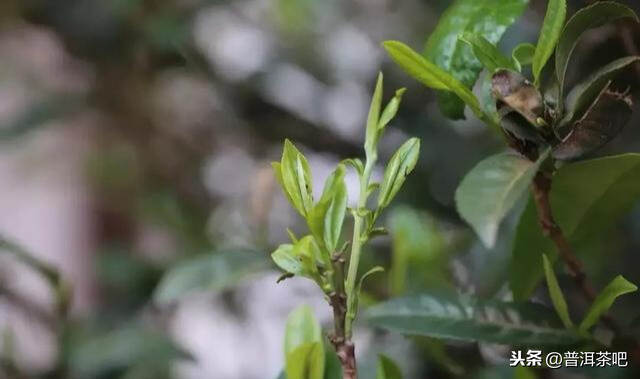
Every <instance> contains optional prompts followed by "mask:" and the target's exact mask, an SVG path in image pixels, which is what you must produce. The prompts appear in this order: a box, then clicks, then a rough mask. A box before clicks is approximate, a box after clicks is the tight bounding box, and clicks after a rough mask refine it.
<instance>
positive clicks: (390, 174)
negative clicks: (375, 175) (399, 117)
mask: <svg viewBox="0 0 640 379" xmlns="http://www.w3.org/2000/svg"><path fill="white" fill-rule="evenodd" d="M419 154H420V140H419V139H417V138H410V139H409V140H408V141H407V142H405V143H404V144H402V146H400V148H398V150H397V151H396V152H395V153H394V154H393V156H392V157H391V159H390V160H389V163H388V164H387V168H386V169H385V170H384V177H383V179H382V184H381V185H380V192H379V194H378V207H379V208H384V207H386V206H388V205H389V203H391V200H392V199H393V198H394V196H395V195H396V193H398V191H399V190H400V187H402V184H403V183H404V181H405V179H406V178H407V176H408V175H409V174H410V173H411V171H413V168H414V167H415V166H416V162H417V161H418V155H419Z"/></svg>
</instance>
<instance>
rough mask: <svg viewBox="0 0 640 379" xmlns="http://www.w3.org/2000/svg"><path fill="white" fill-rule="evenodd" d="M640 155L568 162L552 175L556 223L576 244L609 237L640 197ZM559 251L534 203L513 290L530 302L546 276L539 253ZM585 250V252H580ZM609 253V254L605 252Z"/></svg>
mask: <svg viewBox="0 0 640 379" xmlns="http://www.w3.org/2000/svg"><path fill="white" fill-rule="evenodd" d="M639 177H640V154H623V155H617V156H611V157H605V158H598V159H592V160H587V161H581V162H576V163H570V164H566V165H564V166H563V167H561V168H560V169H559V170H558V171H557V173H556V174H555V175H554V177H553V186H552V188H551V194H550V200H551V207H552V210H553V215H554V217H555V220H556V222H557V223H558V225H559V226H560V228H561V229H562V231H563V232H564V234H565V236H566V237H567V239H568V240H569V243H570V244H571V245H572V246H578V245H580V244H581V243H583V242H584V241H587V240H588V238H589V237H591V236H593V235H601V236H605V235H607V232H609V231H611V230H612V226H613V225H615V222H616V220H618V218H619V217H621V216H622V215H623V214H625V213H627V212H629V210H630V209H631V208H632V207H633V205H634V204H636V203H637V202H638V200H639V199H640V180H638V178H639ZM543 251H544V252H549V254H548V258H549V261H550V262H551V263H553V262H554V261H555V259H556V258H557V252H556V249H555V247H554V245H553V244H552V243H551V241H550V240H549V239H548V238H547V237H545V236H544V235H543V234H542V231H541V229H540V225H539V222H538V217H537V212H536V207H535V204H534V202H533V201H532V200H530V201H529V204H528V205H527V208H526V209H525V211H524V212H523V214H522V216H521V217H520V222H519V224H518V228H517V231H516V236H515V240H514V243H513V253H512V261H511V266H510V270H509V273H510V287H511V290H512V291H513V296H514V298H515V299H516V300H526V299H528V298H529V296H530V295H531V293H532V292H533V290H534V289H535V288H536V286H537V285H538V283H539V282H540V280H541V279H542V278H543V277H544V272H543V269H542V267H541V265H540V252H543ZM578 252H580V251H578ZM604 253H607V254H608V253H610V252H604Z"/></svg>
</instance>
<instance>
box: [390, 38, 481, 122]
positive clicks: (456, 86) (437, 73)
mask: <svg viewBox="0 0 640 379" xmlns="http://www.w3.org/2000/svg"><path fill="white" fill-rule="evenodd" d="M383 46H384V48H385V50H387V52H388V53H389V56H391V59H393V61H394V62H396V63H397V64H398V65H399V66H400V67H401V68H402V69H403V70H405V71H406V72H407V73H408V74H409V75H411V76H413V77H414V78H415V79H417V80H418V81H420V82H421V83H422V84H424V85H425V86H427V87H429V88H433V89H438V90H445V91H450V92H453V93H454V94H455V95H456V96H458V97H459V98H460V99H462V101H464V102H465V103H466V104H467V105H468V106H469V108H471V110H472V111H473V112H474V113H475V114H476V116H477V117H478V118H482V117H484V114H483V112H482V108H481V107H480V103H479V102H478V99H477V98H476V97H475V95H474V94H473V93H472V92H471V90H470V89H469V88H467V87H466V86H465V85H464V84H462V83H461V82H460V81H458V80H457V79H456V78H454V77H453V76H451V75H450V74H448V73H447V72H446V71H444V70H442V69H441V68H439V67H438V66H436V65H434V64H433V63H431V62H429V61H428V60H426V59H425V58H423V57H422V56H421V55H420V54H418V53H416V52H415V51H413V50H412V49H411V48H410V47H408V46H407V45H405V44H403V43H402V42H398V41H386V42H384V43H383Z"/></svg>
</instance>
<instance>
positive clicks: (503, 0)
mask: <svg viewBox="0 0 640 379" xmlns="http://www.w3.org/2000/svg"><path fill="white" fill-rule="evenodd" d="M527 4H528V0H456V1H455V2H454V3H453V4H452V5H451V6H450V7H449V8H448V9H447V11H446V12H445V13H444V14H443V15H442V17H441V18H440V21H439V22H438V25H437V26H436V29H435V30H434V31H433V33H432V34H431V36H430V37H429V39H428V40H427V45H426V49H425V56H426V57H427V59H429V60H430V61H431V62H433V63H434V64H435V65H436V66H438V67H440V68H441V69H443V70H444V71H446V72H449V73H450V74H451V75H452V76H453V77H454V78H456V79H457V80H459V81H460V82H461V83H462V84H463V86H464V87H466V88H471V87H473V84H474V83H475V82H476V80H477V79H478V74H479V73H480V71H481V70H482V64H481V63H480V62H479V61H478V59H476V57H475V56H474V54H473V52H472V50H471V48H470V47H469V46H467V45H466V44H464V43H462V42H461V41H459V40H458V36H459V35H461V34H462V33H465V32H467V33H471V34H474V35H476V36H481V37H484V38H485V39H486V40H487V41H489V42H490V43H492V44H497V43H498V41H499V40H500V38H501V37H502V35H503V34H504V32H505V30H506V29H507V27H509V26H510V25H511V24H513V23H514V22H515V20H516V19H517V18H518V17H520V15H521V14H522V12H523V11H524V9H525V8H526V6H527ZM458 96H459V95H458ZM438 100H439V103H440V107H441V109H442V111H443V113H444V114H445V115H446V116H447V117H449V118H453V119H462V118H464V103H463V102H462V101H460V99H458V98H457V97H456V95H454V94H452V93H448V92H443V93H440V94H439V96H438ZM462 100H463V101H464V99H462ZM465 102H466V101H465ZM467 105H468V104H467Z"/></svg>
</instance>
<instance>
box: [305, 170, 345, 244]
mask: <svg viewBox="0 0 640 379" xmlns="http://www.w3.org/2000/svg"><path fill="white" fill-rule="evenodd" d="M344 174H345V168H344V165H342V164H339V165H338V167H337V168H336V169H335V171H333V172H332V173H331V175H329V177H328V178H327V180H326V182H325V184H324V190H323V193H322V196H321V197H320V200H319V201H318V203H317V204H316V205H314V207H313V209H312V210H311V212H310V213H309V217H307V223H308V224H309V229H310V230H311V233H312V234H313V236H314V237H315V238H316V241H319V243H321V244H322V245H324V247H325V248H326V249H327V251H328V252H330V253H332V252H333V251H335V249H336V247H337V245H338V241H339V239H340V233H341V232H342V224H343V222H344V216H345V213H346V212H347V187H346V185H345V183H344Z"/></svg>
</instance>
